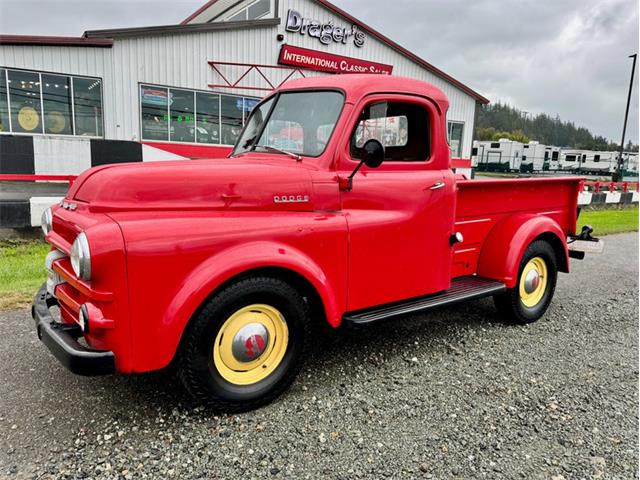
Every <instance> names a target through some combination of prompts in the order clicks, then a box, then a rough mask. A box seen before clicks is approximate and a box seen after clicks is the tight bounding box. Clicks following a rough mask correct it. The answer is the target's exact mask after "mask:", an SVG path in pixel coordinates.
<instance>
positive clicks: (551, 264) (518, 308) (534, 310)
mask: <svg viewBox="0 0 640 480" xmlns="http://www.w3.org/2000/svg"><path fill="white" fill-rule="evenodd" d="M535 257H540V258H542V260H544V262H545V263H546V266H547V284H546V287H545V291H544V294H543V295H542V298H541V299H540V301H538V303H537V304H536V305H535V306H532V307H527V306H526V305H525V304H524V303H523V302H522V299H521V298H520V288H519V286H520V278H521V276H522V272H523V270H524V268H525V266H526V265H527V263H529V261H530V260H531V259H533V258H535ZM557 279H558V266H557V260H556V254H555V252H554V250H553V247H552V246H551V245H549V243H548V242H545V241H544V240H536V241H534V242H532V243H531V244H530V245H529V247H527V250H526V251H525V252H524V255H523V256H522V259H521V260H520V266H519V268H518V279H517V282H516V285H515V287H514V288H510V289H508V290H507V291H506V292H504V293H502V294H500V295H495V296H494V297H493V301H494V303H495V306H496V309H497V310H498V313H499V314H500V316H501V317H502V318H503V319H504V320H506V321H508V322H511V323H515V324H519V325H525V324H528V323H533V322H535V321H536V320H538V319H539V318H540V317H542V316H543V315H544V313H545V312H546V311H547V308H549V304H550V303H551V300H552V299H553V293H554V292H555V289H556V282H557Z"/></svg>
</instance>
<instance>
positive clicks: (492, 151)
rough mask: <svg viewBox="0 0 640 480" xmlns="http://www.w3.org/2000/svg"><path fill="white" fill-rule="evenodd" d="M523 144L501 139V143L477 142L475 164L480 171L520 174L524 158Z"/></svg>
mask: <svg viewBox="0 0 640 480" xmlns="http://www.w3.org/2000/svg"><path fill="white" fill-rule="evenodd" d="M522 146H523V145H522V143H520V142H515V141H513V140H508V139H506V138H501V139H500V140H499V141H497V142H494V141H481V142H476V145H474V147H475V149H476V150H475V152H477V153H476V155H475V164H474V166H475V167H476V168H477V169H478V170H479V171H488V172H518V171H520V163H521V159H522V158H521V157H522V150H523V149H522Z"/></svg>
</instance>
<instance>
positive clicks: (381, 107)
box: [350, 102, 430, 162]
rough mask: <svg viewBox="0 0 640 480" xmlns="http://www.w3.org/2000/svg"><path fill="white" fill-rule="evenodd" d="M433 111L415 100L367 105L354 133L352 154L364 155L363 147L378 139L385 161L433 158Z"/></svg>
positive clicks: (355, 157) (415, 160)
mask: <svg viewBox="0 0 640 480" xmlns="http://www.w3.org/2000/svg"><path fill="white" fill-rule="evenodd" d="M429 131H430V130H429V113H428V112H427V110H426V109H425V108H424V107H422V106H420V105H417V104H414V103H402V102H380V103H374V104H371V105H369V106H367V107H366V108H365V109H364V110H363V112H362V115H361V116H360V119H359V121H358V124H357V125H356V128H355V130H354V132H353V134H352V136H351V149H350V150H351V157H352V158H354V159H360V158H362V147H363V146H364V144H365V143H366V142H367V141H368V140H371V139H375V140H378V141H379V142H380V143H381V144H382V146H383V147H384V151H385V161H400V162H421V161H425V160H427V159H428V158H429V155H430V142H429V140H430V136H429Z"/></svg>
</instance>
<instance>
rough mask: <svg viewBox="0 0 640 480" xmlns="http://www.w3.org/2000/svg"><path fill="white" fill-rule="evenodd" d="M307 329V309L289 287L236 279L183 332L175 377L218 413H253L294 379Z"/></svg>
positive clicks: (279, 282)
mask: <svg viewBox="0 0 640 480" xmlns="http://www.w3.org/2000/svg"><path fill="white" fill-rule="evenodd" d="M309 329H310V312H309V307H308V305H307V303H306V302H305V301H304V299H303V298H302V296H301V295H300V293H299V292H298V291H297V290H296V289H295V288H293V287H292V286H291V285H289V284H288V283H286V282H284V281H282V280H279V279H277V278H271V277H254V278H247V279H244V280H241V281H239V282H237V283H235V284H232V285H230V286H228V287H226V288H225V289H223V290H222V291H221V292H219V293H218V294H217V295H215V296H213V297H212V298H211V299H210V300H208V301H207V303H206V304H205V305H204V307H203V308H202V309H201V310H200V311H199V312H198V313H197V314H196V316H195V317H194V318H193V320H192V322H191V323H190V325H189V326H188V327H187V330H186V331H185V334H184V338H183V342H182V347H181V352H180V363H179V376H180V378H181V380H182V382H183V383H184V385H185V387H186V388H187V390H188V391H189V392H190V393H191V394H192V395H193V396H194V397H195V398H196V399H198V400H199V401H201V402H202V403H204V404H206V405H208V406H210V407H213V408H215V409H217V410H222V411H225V412H240V411H246V410H251V409H253V408H257V407H259V406H261V405H264V404H266V403H268V402H270V401H271V400H273V399H274V398H276V397H277V396H278V395H280V394H281V393H282V392H284V391H285V390H286V389H287V388H288V387H289V385H290V384H291V383H292V382H293V380H294V379H295V377H296V375H297V373H298V371H299V370H300V368H301V365H302V359H303V358H304V353H305V351H306V349H307V343H308V340H309Z"/></svg>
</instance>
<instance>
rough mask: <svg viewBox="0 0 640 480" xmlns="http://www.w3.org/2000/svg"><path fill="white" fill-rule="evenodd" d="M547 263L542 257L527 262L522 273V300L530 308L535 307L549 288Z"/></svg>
mask: <svg viewBox="0 0 640 480" xmlns="http://www.w3.org/2000/svg"><path fill="white" fill-rule="evenodd" d="M547 276H548V274H547V264H546V262H545V261H544V260H543V259H542V258H540V257H534V258H532V259H531V260H529V261H528V262H527V264H526V265H525V266H524V269H523V270H522V274H521V275H520V288H519V290H520V300H521V301H522V303H523V305H524V306H525V307H528V308H532V307H535V306H536V305H537V304H538V303H540V300H542V297H543V296H544V292H545V291H546V290H547Z"/></svg>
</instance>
